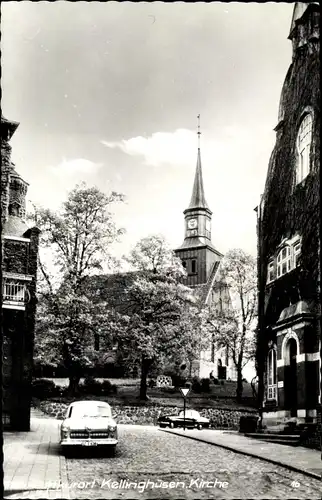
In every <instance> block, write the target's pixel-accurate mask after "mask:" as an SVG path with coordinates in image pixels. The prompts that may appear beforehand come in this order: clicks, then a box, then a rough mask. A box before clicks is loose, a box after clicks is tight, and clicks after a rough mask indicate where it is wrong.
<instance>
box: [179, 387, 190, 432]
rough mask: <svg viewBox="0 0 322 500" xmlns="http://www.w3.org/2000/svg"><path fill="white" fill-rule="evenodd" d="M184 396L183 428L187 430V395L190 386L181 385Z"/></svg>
mask: <svg viewBox="0 0 322 500" xmlns="http://www.w3.org/2000/svg"><path fill="white" fill-rule="evenodd" d="M179 389H180V392H181V394H182V397H183V430H184V431H185V430H186V397H187V395H188V392H189V391H190V389H189V387H179Z"/></svg>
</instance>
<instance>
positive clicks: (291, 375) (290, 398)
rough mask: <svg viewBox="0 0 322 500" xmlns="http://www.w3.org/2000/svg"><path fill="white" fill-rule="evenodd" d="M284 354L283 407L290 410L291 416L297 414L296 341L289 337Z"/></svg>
mask: <svg viewBox="0 0 322 500" xmlns="http://www.w3.org/2000/svg"><path fill="white" fill-rule="evenodd" d="M285 354H286V356H285V383H284V394H285V409H286V410H290V412H291V417H296V416H297V363H296V355H297V343H296V340H295V339H294V338H290V339H289V341H288V342H287V345H286V353H285Z"/></svg>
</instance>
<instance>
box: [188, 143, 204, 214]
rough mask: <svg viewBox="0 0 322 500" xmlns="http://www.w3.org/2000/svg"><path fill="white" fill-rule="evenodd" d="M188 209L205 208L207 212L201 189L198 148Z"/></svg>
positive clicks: (201, 180) (202, 189)
mask: <svg viewBox="0 0 322 500" xmlns="http://www.w3.org/2000/svg"><path fill="white" fill-rule="evenodd" d="M188 208H207V209H208V210H209V207H208V204H207V202H206V197H205V192H204V187H203V179H202V169H201V155H200V148H198V156H197V167H196V174H195V180H194V184H193V189H192V196H191V200H190V205H189V207H188Z"/></svg>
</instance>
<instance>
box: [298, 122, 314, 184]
mask: <svg viewBox="0 0 322 500" xmlns="http://www.w3.org/2000/svg"><path fill="white" fill-rule="evenodd" d="M312 122H313V120H312V114H311V113H307V114H306V115H305V116H304V118H303V120H302V122H301V125H300V128H299V131H298V135H297V140H296V147H297V154H298V157H297V165H296V184H299V183H300V182H302V181H303V180H304V179H305V177H307V175H308V174H309V171H310V148H311V142H312Z"/></svg>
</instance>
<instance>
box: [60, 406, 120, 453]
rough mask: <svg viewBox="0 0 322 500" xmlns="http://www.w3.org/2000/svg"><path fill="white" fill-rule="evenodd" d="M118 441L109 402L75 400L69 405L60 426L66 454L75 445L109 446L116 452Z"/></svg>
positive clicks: (62, 443)
mask: <svg viewBox="0 0 322 500" xmlns="http://www.w3.org/2000/svg"><path fill="white" fill-rule="evenodd" d="M117 443H118V435H117V424H116V422H115V420H114V419H113V417H112V411H111V407H110V405H109V404H108V403H105V402H103V401H75V402H74V403H71V404H70V405H69V407H68V409H67V412H66V416H65V419H64V420H63V422H62V424H61V427H60V445H61V447H62V450H63V452H64V453H65V454H67V453H68V451H70V450H71V449H74V447H75V446H81V447H85V446H86V447H87V446H93V447H94V446H95V447H98V446H99V447H101V446H104V447H109V449H110V451H111V452H112V453H113V454H114V452H115V448H116V445H117Z"/></svg>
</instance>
